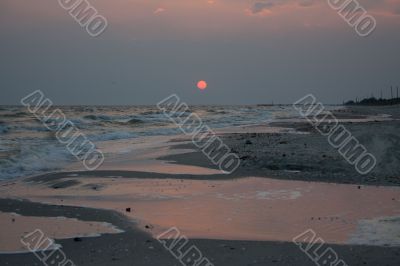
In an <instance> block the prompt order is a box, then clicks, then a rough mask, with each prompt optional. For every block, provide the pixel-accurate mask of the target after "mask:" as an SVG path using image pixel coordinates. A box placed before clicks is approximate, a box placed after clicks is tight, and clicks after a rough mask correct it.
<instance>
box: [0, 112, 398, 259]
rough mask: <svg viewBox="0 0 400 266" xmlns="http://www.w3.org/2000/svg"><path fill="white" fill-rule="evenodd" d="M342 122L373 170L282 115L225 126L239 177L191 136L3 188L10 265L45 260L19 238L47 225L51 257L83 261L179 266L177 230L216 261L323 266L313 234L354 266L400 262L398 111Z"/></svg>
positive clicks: (4, 243) (3, 254)
mask: <svg viewBox="0 0 400 266" xmlns="http://www.w3.org/2000/svg"><path fill="white" fill-rule="evenodd" d="M335 114H336V115H337V118H338V119H339V121H340V123H342V124H344V125H345V126H346V127H348V128H349V130H350V131H351V132H352V133H353V134H354V135H356V136H357V138H359V139H360V140H363V139H364V138H368V139H369V141H367V142H365V145H366V147H367V148H368V149H370V150H373V151H374V152H381V155H380V156H379V161H378V162H377V167H376V168H375V170H374V171H373V172H371V173H370V174H368V175H360V174H359V173H357V171H356V170H355V169H354V168H353V167H352V166H351V165H349V164H347V163H346V162H345V161H344V160H343V158H341V157H340V155H339V154H338V153H337V151H335V150H334V149H333V148H332V147H330V146H329V144H328V143H327V142H326V139H325V138H324V136H321V135H320V134H319V133H318V132H316V130H314V129H313V128H312V127H311V126H310V125H309V124H308V123H307V122H306V121H304V120H299V119H297V120H291V119H282V120H280V121H274V122H273V123H270V124H265V125H257V126H249V127H247V126H244V127H232V128H225V129H223V130H220V131H218V130H216V132H217V134H218V135H219V136H221V137H222V139H223V140H224V142H225V143H226V144H227V145H228V146H229V147H231V149H232V152H234V153H236V154H237V155H238V156H239V157H240V158H241V160H242V163H241V166H240V168H239V169H237V171H235V172H233V173H231V174H224V173H221V171H220V170H219V169H217V168H216V167H215V166H214V165H213V164H212V163H211V162H210V161H209V160H208V159H207V157H205V156H204V154H203V153H201V152H200V151H199V150H198V149H196V147H195V146H194V145H193V144H192V143H191V142H190V141H189V140H188V138H187V136H184V135H180V136H168V137H148V138H143V139H141V140H140V141H137V142H135V141H134V142H132V143H130V144H131V147H130V149H128V150H127V152H125V153H121V154H119V155H118V156H116V157H113V158H112V159H110V160H106V162H105V163H104V164H103V165H102V166H101V167H100V168H99V169H97V170H95V171H82V170H81V169H79V164H78V163H74V164H71V165H70V166H69V170H68V171H63V172H50V173H47V174H40V175H34V176H30V177H25V178H19V179H13V180H8V181H3V182H1V183H0V195H1V199H0V219H1V220H0V224H1V225H2V226H1V228H2V229H0V235H1V238H0V264H1V265H35V264H38V263H40V261H38V260H37V258H35V256H34V254H32V253H30V252H29V251H28V250H26V248H24V247H23V246H22V245H21V243H20V241H19V240H20V238H21V236H23V235H24V234H26V233H29V232H31V231H32V230H34V229H35V228H40V229H41V230H42V231H43V232H44V233H45V235H47V236H48V237H49V238H51V239H54V241H55V245H54V247H53V248H52V249H50V250H46V251H45V252H47V253H49V254H50V252H51V251H52V250H56V249H62V251H63V252H64V253H65V254H66V256H68V258H69V259H71V260H72V261H73V262H74V263H75V264H76V265H162V264H163V265H179V263H180V262H179V260H177V259H176V258H174V256H172V254H170V252H169V251H168V250H166V249H165V247H164V246H163V245H162V244H161V243H160V242H159V241H158V240H157V237H158V236H159V235H160V234H162V233H163V232H165V231H166V230H168V229H169V228H172V227H175V228H177V229H179V231H180V233H181V234H182V235H184V236H186V237H187V238H188V239H189V241H190V243H191V244H193V245H195V246H196V247H197V248H198V249H199V250H201V252H202V254H203V255H204V256H205V257H207V258H208V260H209V262H210V263H212V265H314V263H315V262H314V261H313V260H311V259H310V258H309V257H308V256H307V255H306V254H305V253H304V252H302V251H301V249H300V248H299V247H298V246H297V245H296V244H295V243H294V242H293V239H294V238H295V237H296V236H298V235H300V234H301V233H303V232H304V231H306V230H307V229H310V228H311V229H312V230H313V231H315V232H317V234H318V236H319V237H321V239H323V241H324V243H325V245H327V246H328V247H331V248H333V249H334V250H335V252H336V253H337V254H339V256H340V258H341V259H343V261H345V262H346V263H347V265H393V266H394V265H398V264H399V262H400V235H399V234H400V187H399V184H400V181H399V180H400V179H399V175H398V173H399V172H400V171H399V166H400V164H399V163H398V160H399V159H400V156H399V154H400V153H399V147H400V146H398V145H396V143H398V142H397V141H398V133H397V132H398V129H399V128H400V121H399V118H400V116H399V114H400V112H399V111H398V107H397V106H396V107H382V108H374V109H372V108H358V107H354V108H346V109H339V110H338V111H336V112H335ZM120 145H121V147H126V145H127V143H126V142H121V144H120ZM382 145H387V146H386V147H390V149H389V148H385V147H383V146H382ZM113 149H120V147H119V146H118V143H117V144H115V145H113ZM379 149H380V150H379ZM110 152H111V150H110ZM168 241H173V239H170V240H168ZM38 252H39V251H38Z"/></svg>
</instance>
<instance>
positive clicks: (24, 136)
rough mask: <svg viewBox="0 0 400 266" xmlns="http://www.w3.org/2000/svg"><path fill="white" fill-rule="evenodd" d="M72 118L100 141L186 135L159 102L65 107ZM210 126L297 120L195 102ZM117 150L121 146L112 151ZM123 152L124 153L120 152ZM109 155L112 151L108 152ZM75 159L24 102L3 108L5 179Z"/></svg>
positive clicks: (0, 145) (0, 140)
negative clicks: (165, 112)
mask: <svg viewBox="0 0 400 266" xmlns="http://www.w3.org/2000/svg"><path fill="white" fill-rule="evenodd" d="M57 108H60V109H61V111H62V112H63V113H64V114H65V116H66V118H67V120H69V121H71V122H72V123H73V124H74V125H75V126H76V127H77V128H78V129H79V130H80V131H81V132H82V133H83V134H85V136H86V137H87V138H88V139H89V140H90V141H92V142H93V143H94V144H95V145H96V143H99V142H101V143H102V145H106V146H107V145H110V146H112V145H114V143H115V142H116V141H120V140H129V139H135V138H143V137H148V136H166V135H176V134H181V131H180V129H179V127H178V126H177V125H176V124H174V122H173V121H171V120H170V119H169V118H168V117H166V116H165V115H164V114H163V113H162V111H160V110H159V109H158V108H157V107H156V106H60V107H57ZM190 112H193V113H196V114H197V115H198V116H199V117H200V118H201V120H202V122H203V123H204V124H206V125H208V126H209V127H210V128H211V129H221V128H227V127H235V126H244V125H246V126H247V125H262V124H266V123H268V122H272V121H274V120H278V119H286V118H296V117H298V116H299V114H298V113H297V112H296V111H295V110H294V109H293V108H292V107H291V106H290V105H274V106H270V105H248V106H237V105H236V106H220V105H218V106H210V105H204V106H191V107H190V111H187V112H186V113H185V114H183V115H189V114H190ZM112 150H113V152H115V153H118V152H119V151H118V149H117V150H116V149H112ZM121 152H122V151H121ZM107 156H108V157H110V156H113V154H107ZM74 161H76V158H75V157H74V156H72V155H71V154H70V153H69V151H68V150H67V149H66V147H65V145H63V144H61V143H59V142H58V140H57V138H56V137H55V132H53V131H50V130H49V129H47V128H46V127H45V126H44V125H43V124H42V122H41V121H39V120H38V119H37V118H36V117H35V116H34V115H33V114H31V113H30V112H29V111H28V110H27V109H26V107H23V106H0V180H5V179H12V178H18V177H25V176H31V175H36V174H41V173H45V172H51V171H60V170H63V169H64V167H65V166H66V165H68V164H71V163H72V162H74Z"/></svg>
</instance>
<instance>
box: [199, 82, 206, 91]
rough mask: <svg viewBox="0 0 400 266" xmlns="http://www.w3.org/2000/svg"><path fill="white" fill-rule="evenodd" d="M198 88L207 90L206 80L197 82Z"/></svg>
mask: <svg viewBox="0 0 400 266" xmlns="http://www.w3.org/2000/svg"><path fill="white" fill-rule="evenodd" d="M197 88H199V89H200V90H204V89H206V88H207V82H205V81H204V80H200V81H199V82H197Z"/></svg>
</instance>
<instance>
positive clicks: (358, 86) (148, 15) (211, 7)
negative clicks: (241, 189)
mask: <svg viewBox="0 0 400 266" xmlns="http://www.w3.org/2000/svg"><path fill="white" fill-rule="evenodd" d="M64 1H69V0H64ZM339 1H341V0H339ZM88 2H89V3H90V4H91V5H92V6H93V7H95V8H96V10H97V12H98V14H100V15H102V16H104V17H105V18H106V19H107V21H108V27H107V28H106V30H105V31H104V32H103V33H102V34H101V35H99V36H97V37H93V36H90V35H89V34H88V33H87V32H86V30H85V28H83V27H81V26H80V25H79V23H77V22H76V21H75V19H74V18H73V17H72V16H71V15H70V14H69V13H68V11H67V10H65V9H63V8H62V7H61V6H60V4H59V2H58V0H35V1H30V0H0V36H1V37H0V38H1V39H0V88H1V97H0V104H19V102H20V99H21V98H23V97H24V96H26V95H27V94H29V93H31V92H32V91H34V90H37V89H40V90H42V91H43V92H44V94H45V95H46V96H47V97H48V98H49V99H51V100H52V101H53V102H54V103H55V104H74V105H79V104H83V105H86V104H88V105H94V104H96V105H103V104H106V105H137V104H156V103H157V102H159V101H160V100H162V99H163V98H165V97H167V96H168V95H170V94H172V93H176V94H177V95H178V96H180V98H181V99H182V100H183V101H185V102H187V103H188V104H268V103H271V102H274V103H288V104H290V103H293V102H295V101H296V100H297V99H299V98H301V97H303V96H304V95H306V94H308V93H313V94H314V95H315V96H316V97H317V98H318V99H319V100H320V101H322V102H323V103H342V102H343V100H348V99H354V98H355V97H359V98H360V97H367V96H371V94H374V95H375V96H376V95H380V90H381V89H383V91H384V96H389V92H390V86H391V85H393V86H400V75H399V69H400V0H358V2H359V3H360V5H361V6H362V7H363V8H365V10H366V11H367V14H369V15H371V16H372V17H374V18H375V19H376V22H377V24H376V29H375V30H374V31H373V32H372V34H371V35H369V36H367V37H361V36H359V35H358V34H357V33H356V31H355V29H354V28H353V27H351V26H349V25H348V24H347V22H346V21H345V20H344V19H343V18H342V17H341V16H340V15H339V14H338V12H337V11H336V10H334V9H332V8H331V7H330V5H329V4H328V0H298V1H295V0H255V1H250V0H168V1H166V0H112V1H110V0H88ZM199 80H205V81H207V83H208V87H207V88H206V89H205V90H199V89H198V88H197V87H196V83H197V81H199Z"/></svg>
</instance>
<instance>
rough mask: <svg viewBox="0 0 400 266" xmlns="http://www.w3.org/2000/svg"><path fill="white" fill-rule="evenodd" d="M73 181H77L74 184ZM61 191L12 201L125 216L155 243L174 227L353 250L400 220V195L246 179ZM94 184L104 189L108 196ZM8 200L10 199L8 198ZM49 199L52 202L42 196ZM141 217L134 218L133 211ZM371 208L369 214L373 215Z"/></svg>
mask: <svg viewBox="0 0 400 266" xmlns="http://www.w3.org/2000/svg"><path fill="white" fill-rule="evenodd" d="M66 179H74V178H72V177H69V178H66ZM76 180H79V181H80V182H82V184H81V185H80V186H78V187H71V188H66V189H62V190H57V191H54V190H53V189H50V188H47V187H45V186H43V185H36V186H35V185H32V184H29V185H26V184H23V183H20V184H17V185H15V186H14V188H10V187H9V188H8V192H6V191H4V193H5V194H4V195H5V196H7V193H10V194H11V195H14V196H16V195H20V196H21V197H24V198H28V199H31V200H33V201H40V202H49V203H55V204H59V203H60V202H59V200H60V199H63V204H64V205H74V206H88V207H94V208H103V209H104V208H106V209H111V210H117V211H120V212H122V213H124V214H125V215H129V216H130V217H131V218H132V219H135V220H136V221H139V225H140V227H141V228H143V229H144V225H145V224H152V225H153V226H154V229H153V230H151V231H150V233H152V234H153V235H154V236H157V234H158V233H160V232H162V231H164V230H165V229H168V228H170V227H172V226H175V227H178V228H179V229H180V231H181V232H182V234H184V235H186V236H187V237H189V238H211V239H230V240H275V241H291V239H292V238H293V237H294V236H296V235H298V234H300V233H302V232H303V231H305V230H306V229H308V228H312V229H313V230H315V231H316V232H318V234H319V235H320V236H321V237H322V238H323V239H324V240H325V241H326V242H329V243H346V242H348V241H349V239H350V238H351V236H352V235H353V234H354V233H355V232H356V230H357V227H358V224H359V221H360V220H362V219H373V218H377V217H391V216H398V215H400V204H399V203H400V198H399V194H400V193H399V192H400V189H399V188H393V187H372V186H362V187H360V189H358V186H357V185H344V184H340V185H339V184H328V183H316V182H301V181H286V180H274V179H268V178H256V177H250V178H244V179H238V180H229V181H199V180H197V181H196V180H175V179H174V180H172V179H126V178H118V177H113V178H84V177H77V178H76ZM88 184H97V185H101V187H102V188H101V189H100V191H96V190H93V189H90V186H85V185H88ZM2 193H3V192H2ZM42 195H46V196H42ZM127 206H129V207H131V208H132V209H133V211H132V212H131V213H126V212H125V208H126V207H127ZM365 206H368V207H365Z"/></svg>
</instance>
